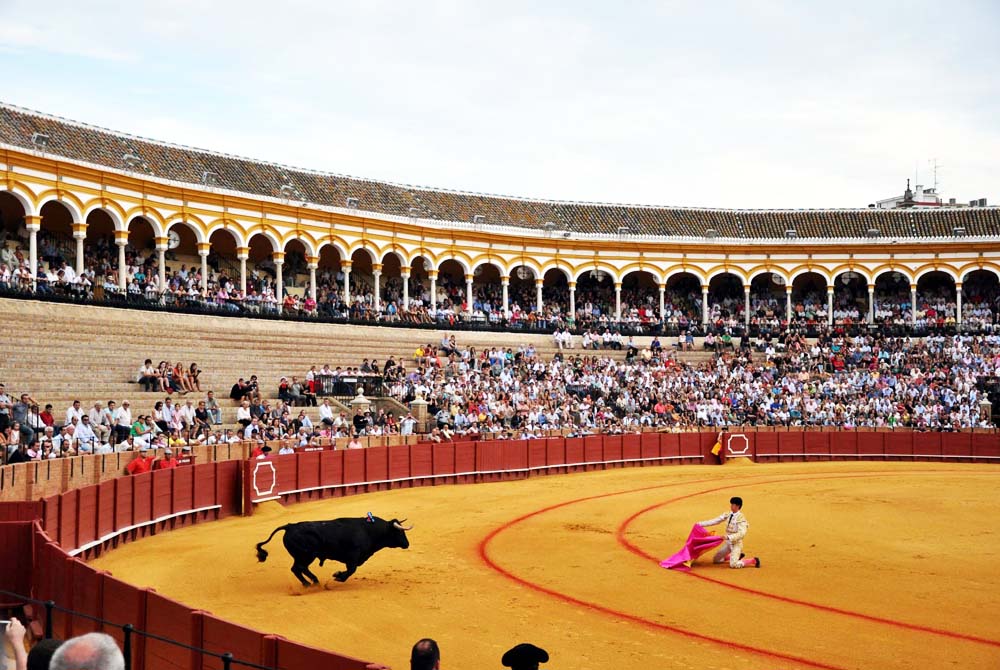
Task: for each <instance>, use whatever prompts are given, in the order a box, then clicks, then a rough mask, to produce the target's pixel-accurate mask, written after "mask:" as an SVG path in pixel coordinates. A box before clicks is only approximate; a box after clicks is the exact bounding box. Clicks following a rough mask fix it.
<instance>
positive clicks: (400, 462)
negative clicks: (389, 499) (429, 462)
mask: <svg viewBox="0 0 1000 670" xmlns="http://www.w3.org/2000/svg"><path fill="white" fill-rule="evenodd" d="M409 476H410V447H407V446H398V447H389V479H396V480H398V479H406V478H407V477H409Z"/></svg>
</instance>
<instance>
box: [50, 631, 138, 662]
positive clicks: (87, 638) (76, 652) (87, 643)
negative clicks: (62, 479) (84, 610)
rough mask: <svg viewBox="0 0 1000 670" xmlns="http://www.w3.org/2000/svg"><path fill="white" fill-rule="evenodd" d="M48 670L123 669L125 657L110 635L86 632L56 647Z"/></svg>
mask: <svg viewBox="0 0 1000 670" xmlns="http://www.w3.org/2000/svg"><path fill="white" fill-rule="evenodd" d="M49 670H125V657H124V656H122V652H121V649H119V648H118V643H117V642H115V639H114V638H113V637H111V636H110V635H107V634H106V633H87V634H86V635H81V636H79V637H74V638H71V639H69V640H66V642H64V643H63V644H62V646H61V647H59V648H58V649H56V652H55V653H54V654H52V660H51V661H49Z"/></svg>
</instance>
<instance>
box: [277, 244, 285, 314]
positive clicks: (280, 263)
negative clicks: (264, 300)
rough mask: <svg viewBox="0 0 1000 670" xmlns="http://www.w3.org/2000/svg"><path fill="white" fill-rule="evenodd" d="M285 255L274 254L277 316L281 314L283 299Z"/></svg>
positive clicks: (280, 253)
mask: <svg viewBox="0 0 1000 670" xmlns="http://www.w3.org/2000/svg"><path fill="white" fill-rule="evenodd" d="M284 268H285V253H284V252H283V251H275V252H274V275H275V277H274V299H275V301H276V302H277V303H278V314H281V309H282V307H281V303H282V301H284V299H285V273H284Z"/></svg>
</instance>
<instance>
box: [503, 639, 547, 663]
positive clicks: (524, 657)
mask: <svg viewBox="0 0 1000 670" xmlns="http://www.w3.org/2000/svg"><path fill="white" fill-rule="evenodd" d="M500 662H501V663H502V664H503V666H504V667H505V668H511V669H512V670H538V664H539V663H548V662H549V653H548V652H547V651H545V650H544V649H542V648H541V647H536V646H535V645H533V644H531V643H530V642H522V643H521V644H519V645H516V646H514V647H512V648H510V649H508V650H507V652H506V653H505V654H504V655H503V658H501V659H500Z"/></svg>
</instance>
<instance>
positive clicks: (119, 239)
mask: <svg viewBox="0 0 1000 670" xmlns="http://www.w3.org/2000/svg"><path fill="white" fill-rule="evenodd" d="M115 244H116V245H118V290H119V291H121V292H122V293H124V292H125V288H126V286H127V278H126V277H125V273H126V272H127V271H128V269H127V268H126V265H125V247H126V246H128V231H127V230H116V231H115Z"/></svg>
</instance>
